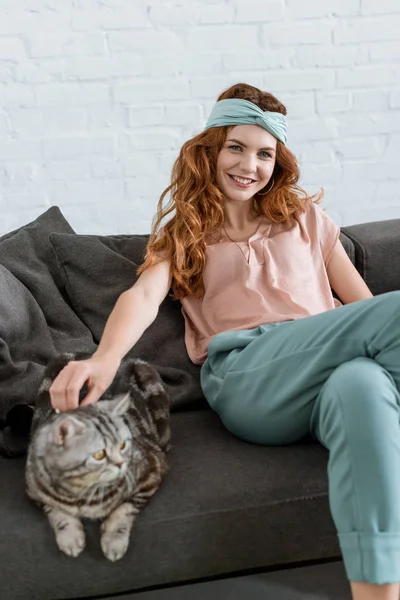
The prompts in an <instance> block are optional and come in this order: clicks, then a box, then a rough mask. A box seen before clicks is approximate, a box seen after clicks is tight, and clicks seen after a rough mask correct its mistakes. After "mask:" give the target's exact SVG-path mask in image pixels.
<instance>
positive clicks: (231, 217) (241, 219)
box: [224, 202, 260, 235]
mask: <svg viewBox="0 0 400 600" xmlns="http://www.w3.org/2000/svg"><path fill="white" fill-rule="evenodd" d="M224 212H225V220H224V227H225V228H226V229H229V230H231V231H236V232H237V233H238V234H239V235H240V234H241V233H244V232H246V231H248V230H249V229H251V228H252V227H254V226H255V224H256V223H257V224H258V222H259V220H260V215H259V214H257V213H256V212H255V210H254V208H253V204H252V203H251V204H250V203H248V202H246V203H245V202H243V203H242V202H240V203H239V202H235V203H234V204H233V203H229V202H227V203H226V204H225V207H224Z"/></svg>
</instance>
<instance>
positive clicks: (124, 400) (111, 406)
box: [97, 392, 131, 416]
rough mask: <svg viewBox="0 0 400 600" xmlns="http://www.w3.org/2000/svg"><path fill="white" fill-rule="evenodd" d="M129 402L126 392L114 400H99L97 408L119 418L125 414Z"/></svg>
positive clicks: (129, 397)
mask: <svg viewBox="0 0 400 600" xmlns="http://www.w3.org/2000/svg"><path fill="white" fill-rule="evenodd" d="M130 402H131V396H130V393H129V392H128V393H126V394H124V395H123V396H117V397H116V398H114V400H100V401H99V402H98V404H97V406H98V407H99V408H101V409H102V410H104V411H106V412H108V413H111V414H113V415H117V416H121V415H124V414H125V413H126V412H127V410H128V408H129V405H130Z"/></svg>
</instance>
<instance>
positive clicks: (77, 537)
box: [56, 526, 85, 557]
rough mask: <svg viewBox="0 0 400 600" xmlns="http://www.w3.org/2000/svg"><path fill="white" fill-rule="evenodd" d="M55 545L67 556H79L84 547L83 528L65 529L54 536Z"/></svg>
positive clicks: (70, 527)
mask: <svg viewBox="0 0 400 600" xmlns="http://www.w3.org/2000/svg"><path fill="white" fill-rule="evenodd" d="M56 541H57V545H58V547H59V548H60V550H61V551H62V552H64V554H67V555H68V556H74V557H76V556H79V554H80V553H81V552H82V550H83V549H84V547H85V532H84V531H83V527H82V528H81V529H80V528H78V527H72V526H69V527H66V528H65V529H64V530H62V531H58V532H57V534H56Z"/></svg>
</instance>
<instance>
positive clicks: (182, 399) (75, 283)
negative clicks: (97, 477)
mask: <svg viewBox="0 0 400 600" xmlns="http://www.w3.org/2000/svg"><path fill="white" fill-rule="evenodd" d="M147 239H148V236H147V235H131V236H92V235H68V234H58V233H55V234H52V235H51V236H50V241H51V243H52V244H53V247H54V249H55V251H56V253H57V256H58V258H59V262H60V266H61V269H62V271H63V273H64V278H65V279H64V283H65V287H66V290H67V293H68V297H69V300H70V302H71V305H72V307H73V309H74V311H75V313H76V314H77V315H78V316H79V318H80V319H81V320H82V321H83V323H85V325H86V326H87V327H88V328H89V329H90V331H91V332H92V335H93V339H94V341H95V342H96V343H99V341H100V338H101V335H102V333H103V329H104V326H105V323H106V321H107V319H108V317H109V315H110V313H111V311H112V309H113V307H114V305H115V302H116V301H117V299H118V296H119V295H120V294H121V293H122V292H123V291H125V290H126V289H128V288H129V287H131V286H132V285H133V284H134V283H135V281H136V279H137V276H136V271H137V269H138V266H139V265H140V264H141V262H142V261H143V258H144V252H145V247H146V243H147ZM184 338H185V328H184V320H183V316H182V313H181V304H180V302H179V301H174V300H172V299H171V297H170V296H169V295H168V296H167V297H166V298H165V300H164V302H163V303H162V304H161V306H160V309H159V312H158V315H157V318H156V320H155V321H154V322H153V323H152V324H151V325H150V327H148V328H147V329H146V331H145V332H144V334H143V335H142V337H141V338H140V339H139V340H138V342H137V343H136V344H135V345H134V347H133V348H132V350H131V351H130V352H129V353H128V357H138V358H142V359H143V360H147V361H149V362H151V363H152V364H153V365H155V366H156V367H157V370H158V371H159V373H160V375H161V377H162V378H163V380H164V382H165V383H166V385H167V387H168V389H169V391H170V393H171V397H172V404H173V409H175V410H176V409H179V408H193V407H197V406H199V405H203V406H206V403H205V400H204V396H203V393H202V391H201V387H200V378H199V375H200V367H199V366H198V365H194V364H193V363H192V362H191V360H190V359H189V357H188V354H187V351H186V347H185V340H184Z"/></svg>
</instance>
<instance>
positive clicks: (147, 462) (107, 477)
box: [26, 354, 170, 561]
mask: <svg viewBox="0 0 400 600" xmlns="http://www.w3.org/2000/svg"><path fill="white" fill-rule="evenodd" d="M80 358H83V357H82V356H78V355H76V354H75V355H72V354H63V355H60V356H58V357H57V358H56V359H55V360H54V361H52V362H51V364H49V365H48V367H47V369H46V372H45V376H44V379H43V381H42V384H41V386H40V389H39V392H38V397H37V401H36V406H35V415H34V418H33V422H32V430H31V439H30V444H29V448H28V456H27V463H26V484H27V493H28V495H29V497H30V498H31V499H33V500H34V501H35V502H37V503H38V504H39V505H40V506H41V507H42V508H43V510H44V511H45V512H46V513H47V516H48V519H49V521H50V525H51V526H52V528H53V530H54V533H55V535H56V541H57V544H58V547H59V548H60V550H62V551H63V552H65V554H68V555H69V556H78V555H79V554H80V553H81V552H82V550H83V548H84V546H85V533H84V529H83V526H82V523H81V521H80V518H89V519H101V520H102V525H101V548H102V551H103V553H104V555H105V556H106V557H107V558H108V559H109V560H111V561H116V560H119V559H120V558H122V557H123V556H124V554H125V553H126V551H127V548H128V544H129V537H130V532H131V528H132V525H133V522H134V520H135V518H136V515H137V514H138V512H139V510H140V509H141V508H142V507H143V506H144V505H145V503H146V502H147V501H148V500H149V498H150V497H151V496H152V495H153V494H154V493H155V492H156V491H157V489H158V487H159V486H160V484H161V482H162V479H163V477H164V475H165V473H166V472H167V462H166V453H167V452H168V450H169V448H170V400H169V396H168V394H167V392H166V389H165V387H164V385H163V383H162V381H161V378H160V377H159V375H158V373H157V371H156V370H155V369H154V368H153V367H152V366H151V365H149V364H148V363H145V362H144V361H141V360H130V361H127V362H126V363H124V364H123V365H122V366H121V367H120V369H119V370H118V372H117V375H116V377H115V379H114V381H113V383H112V385H111V386H110V387H109V388H108V390H107V391H106V393H105V394H103V396H102V399H101V400H100V401H99V402H97V403H96V404H92V405H87V406H80V407H78V408H77V409H75V410H74V411H69V412H64V413H59V414H57V413H56V412H55V411H54V410H53V408H52V406H51V403H50V395H49V388H50V386H51V384H52V382H53V380H54V379H55V377H56V376H57V375H58V373H59V372H60V371H61V369H62V368H63V367H64V366H65V365H66V364H67V363H68V362H69V361H70V360H79V359H80ZM85 392H86V389H85V388H84V389H83V390H82V393H81V397H82V396H83V395H84V394H85Z"/></svg>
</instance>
